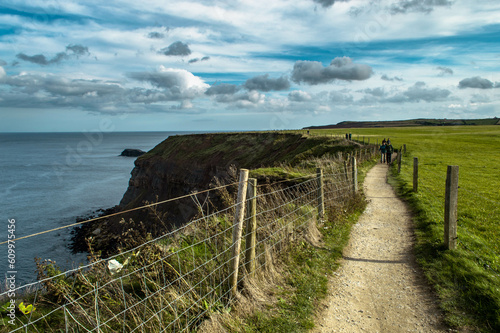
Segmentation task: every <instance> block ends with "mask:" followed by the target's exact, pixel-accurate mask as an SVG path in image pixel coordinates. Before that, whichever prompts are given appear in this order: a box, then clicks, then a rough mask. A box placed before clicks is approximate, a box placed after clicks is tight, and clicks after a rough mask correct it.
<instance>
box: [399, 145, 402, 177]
mask: <svg viewBox="0 0 500 333" xmlns="http://www.w3.org/2000/svg"><path fill="white" fill-rule="evenodd" d="M401 155H403V147H401V148H399V151H398V173H401Z"/></svg>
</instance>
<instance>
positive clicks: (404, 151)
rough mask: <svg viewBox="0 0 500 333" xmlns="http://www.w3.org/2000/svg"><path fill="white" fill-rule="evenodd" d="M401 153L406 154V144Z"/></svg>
mask: <svg viewBox="0 0 500 333" xmlns="http://www.w3.org/2000/svg"><path fill="white" fill-rule="evenodd" d="M403 153H405V154H406V143H405V144H404V145H403Z"/></svg>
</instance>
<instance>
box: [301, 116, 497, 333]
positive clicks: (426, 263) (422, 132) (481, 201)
mask: <svg viewBox="0 0 500 333" xmlns="http://www.w3.org/2000/svg"><path fill="white" fill-rule="evenodd" d="M347 131H348V132H350V133H352V139H353V140H359V141H363V140H365V142H366V141H368V139H369V140H370V143H377V142H378V143H380V142H381V141H382V139H383V138H388V137H389V138H390V139H391V143H392V145H393V146H394V148H396V149H398V148H400V147H402V146H403V145H406V147H407V153H406V155H405V156H404V157H403V161H402V166H401V173H400V174H397V170H396V168H395V167H394V168H393V176H394V177H393V179H392V181H393V182H394V185H395V186H396V187H398V189H399V192H400V194H401V195H402V196H403V197H404V198H405V199H406V200H407V201H408V202H409V203H410V205H411V206H412V209H413V211H414V213H415V222H416V235H417V241H416V253H417V257H418V260H419V262H420V264H421V265H422V267H423V269H424V271H425V273H426V275H427V277H428V279H429V280H430V281H431V282H432V284H433V285H434V286H435V289H436V291H437V292H438V294H439V297H440V299H441V305H442V308H443V309H444V310H445V312H446V314H447V320H448V322H449V323H450V324H452V325H453V326H458V327H467V328H469V329H472V330H480V331H499V330H500V257H499V256H500V243H499V239H500V126H433V127H405V128H374V129H338V130H310V134H311V135H325V134H326V135H331V134H335V135H344V136H345V133H346V132H347ZM414 157H417V158H418V164H419V171H418V172H419V185H418V193H413V191H412V181H413V158H414ZM448 165H458V166H459V192H458V248H457V249H456V250H453V251H449V250H446V249H445V248H444V243H443V212H444V192H445V181H446V169H447V166H448Z"/></svg>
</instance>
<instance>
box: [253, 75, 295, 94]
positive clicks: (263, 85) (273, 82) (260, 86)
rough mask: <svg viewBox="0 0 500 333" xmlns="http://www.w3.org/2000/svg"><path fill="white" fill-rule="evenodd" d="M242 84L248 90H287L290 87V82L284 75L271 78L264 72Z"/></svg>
mask: <svg viewBox="0 0 500 333" xmlns="http://www.w3.org/2000/svg"><path fill="white" fill-rule="evenodd" d="M243 86H244V87H245V88H247V89H248V90H259V91H272V90H276V91H280V90H288V89H289V88H290V82H289V81H288V78H287V77H285V76H282V77H279V78H277V79H273V78H269V74H264V75H258V76H255V77H253V78H250V79H248V80H247V81H246V82H245V84H244V85H243Z"/></svg>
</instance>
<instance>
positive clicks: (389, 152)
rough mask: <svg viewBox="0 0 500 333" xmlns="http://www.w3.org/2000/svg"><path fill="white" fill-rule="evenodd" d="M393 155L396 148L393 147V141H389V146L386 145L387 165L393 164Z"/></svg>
mask: <svg viewBox="0 0 500 333" xmlns="http://www.w3.org/2000/svg"><path fill="white" fill-rule="evenodd" d="M392 153H394V148H393V147H392V145H391V141H390V140H387V144H386V145H385V156H386V157H385V160H386V162H387V164H391V162H392Z"/></svg>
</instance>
